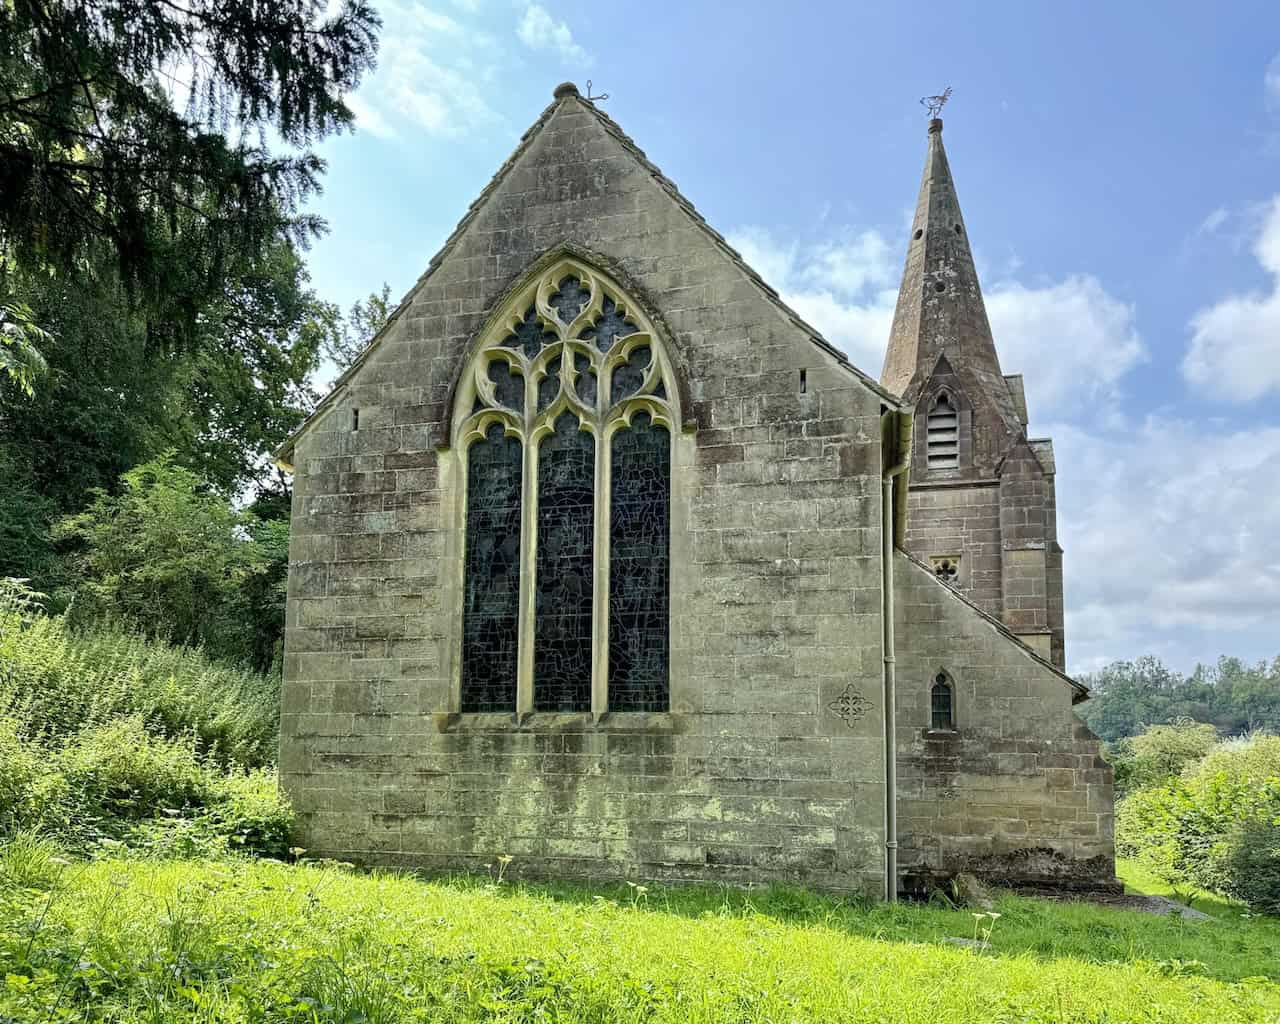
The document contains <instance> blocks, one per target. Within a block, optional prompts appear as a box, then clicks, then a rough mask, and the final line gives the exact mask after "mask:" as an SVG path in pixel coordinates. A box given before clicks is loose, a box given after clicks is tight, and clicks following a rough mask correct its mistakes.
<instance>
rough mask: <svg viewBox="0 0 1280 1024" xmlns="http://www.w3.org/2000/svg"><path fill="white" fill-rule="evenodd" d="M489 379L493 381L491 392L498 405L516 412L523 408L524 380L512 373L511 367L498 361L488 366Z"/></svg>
mask: <svg viewBox="0 0 1280 1024" xmlns="http://www.w3.org/2000/svg"><path fill="white" fill-rule="evenodd" d="M489 379H490V380H491V381H493V392H494V394H495V395H496V396H497V398H498V404H499V405H505V406H506V407H507V408H508V409H515V410H516V411H517V412H519V411H521V410H522V409H523V408H524V378H523V377H521V376H520V374H518V373H512V372H511V367H510V366H509V365H508V364H507V363H505V362H502V361H500V360H494V361H493V362H492V363H490V364H489Z"/></svg>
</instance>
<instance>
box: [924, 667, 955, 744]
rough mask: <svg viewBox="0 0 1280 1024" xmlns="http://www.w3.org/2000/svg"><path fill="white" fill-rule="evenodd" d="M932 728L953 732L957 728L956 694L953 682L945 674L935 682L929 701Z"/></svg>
mask: <svg viewBox="0 0 1280 1024" xmlns="http://www.w3.org/2000/svg"><path fill="white" fill-rule="evenodd" d="M929 711H930V728H932V729H938V730H952V729H954V728H955V727H956V726H955V694H954V692H953V690H952V688H951V680H950V678H949V677H948V676H947V674H946V673H945V672H939V673H938V674H937V675H936V676H935V677H934V680H933V687H932V689H931V690H930V699H929Z"/></svg>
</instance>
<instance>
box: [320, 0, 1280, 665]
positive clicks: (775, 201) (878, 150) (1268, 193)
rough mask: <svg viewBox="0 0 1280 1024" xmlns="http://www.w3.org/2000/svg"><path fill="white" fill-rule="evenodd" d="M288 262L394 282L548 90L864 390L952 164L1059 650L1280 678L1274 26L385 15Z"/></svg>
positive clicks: (326, 276)
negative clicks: (940, 160)
mask: <svg viewBox="0 0 1280 1024" xmlns="http://www.w3.org/2000/svg"><path fill="white" fill-rule="evenodd" d="M378 7H379V10H380V11H381V13H382V15H383V18H384V21H385V29H384V34H383V41H382V52H381V58H380V62H379V68H378V70H377V72H375V73H374V75H373V76H372V77H370V78H369V79H368V80H367V81H366V82H365V83H364V85H362V87H361V89H360V91H359V92H358V93H357V94H356V96H355V98H354V101H353V106H354V108H355V109H356V111H357V115H358V121H359V130H358V131H357V132H356V133H355V134H353V135H347V136H343V137H341V138H338V139H335V140H331V141H330V142H328V143H327V144H326V145H325V146H324V148H323V150H322V153H323V155H324V156H325V157H326V158H327V159H328V161H329V171H328V174H327V176H326V179H325V183H326V191H325V194H324V195H323V196H322V197H320V199H319V200H317V201H316V202H315V203H313V209H314V210H315V211H316V212H318V213H320V214H321V215H323V216H324V217H325V218H327V220H328V222H329V226H330V232H329V234H328V236H327V237H326V238H325V239H323V240H322V241H320V242H319V243H317V244H316V245H315V247H314V249H313V251H312V253H311V257H310V263H311V268H312V273H313V278H314V281H315V284H316V287H317V289H318V290H319V292H320V293H321V295H322V296H323V297H325V298H328V299H331V300H333V301H337V302H339V303H341V304H342V305H343V306H346V305H349V304H350V303H351V302H352V301H354V300H355V299H357V298H360V297H362V296H364V295H366V294H368V293H369V292H370V291H373V290H375V289H376V288H378V287H380V285H381V284H382V282H384V281H385V282H387V283H389V284H390V285H391V289H392V291H393V293H394V294H395V295H396V296H397V297H398V296H400V295H402V294H404V292H405V291H407V290H408V288H409V287H410V286H411V285H412V284H413V282H414V280H415V279H416V278H417V276H418V275H419V274H420V273H421V272H422V270H423V269H424V268H425V267H426V265H427V262H428V261H429V259H430V257H431V255H432V254H433V253H434V252H435V251H436V250H437V249H438V248H439V247H440V245H441V243H442V242H443V240H444V239H445V237H446V236H447V235H448V233H449V232H450V231H451V230H452V229H453V227H454V225H455V224H456V223H457V221H458V220H459V219H460V218H461V216H462V215H463V213H464V212H465V210H466V208H467V206H468V204H469V203H470V202H471V200H472V199H474V198H475V195H476V194H477V193H478V192H479V190H480V189H481V188H482V187H483V186H484V184H485V183H486V182H487V181H488V180H489V178H490V176H491V175H492V174H493V172H494V171H495V170H496V169H497V167H498V166H499V164H500V163H501V162H502V161H503V160H504V159H505V158H506V156H507V155H508V154H509V152H510V151H511V149H512V148H513V147H514V145H515V143H516V141H517V140H518V138H519V136H520V134H521V133H522V132H523V131H524V130H525V129H526V128H527V127H528V125H529V124H530V123H531V122H532V121H533V120H534V119H535V118H536V117H537V116H538V114H539V113H540V112H541V111H542V109H543V107H544V106H545V105H546V104H547V103H548V102H549V101H550V98H551V91H552V89H553V88H554V86H555V85H556V83H558V82H560V81H563V80H566V79H568V80H572V81H575V82H577V83H578V84H579V86H580V88H582V89H583V90H584V91H585V88H586V81H587V79H592V80H593V82H594V89H595V92H597V93H602V92H604V93H608V94H609V99H608V100H607V101H604V102H603V106H604V109H605V110H607V111H608V112H609V114H610V115H611V116H612V117H613V118H614V119H616V120H617V121H618V122H619V123H620V124H621V125H622V127H623V128H624V129H625V130H626V131H627V132H628V133H629V134H630V135H631V136H632V137H633V138H634V139H635V140H636V141H637V143H638V144H639V145H640V146H641V147H642V148H643V149H645V150H646V152H647V153H648V155H649V157H650V158H651V159H652V160H653V161H654V162H655V163H657V164H658V165H659V166H660V167H661V168H662V169H663V170H664V171H665V172H666V173H667V174H668V175H669V176H670V177H671V178H673V179H674V180H675V181H676V182H677V184H678V185H679V186H680V188H681V190H682V191H683V192H684V194H685V195H686V196H687V197H688V198H689V199H690V200H692V201H693V202H694V203H695V204H696V205H697V206H698V208H699V209H700V210H701V212H702V213H703V214H704V216H706V217H707V219H708V220H709V221H710V222H711V223H712V224H714V225H715V226H716V227H717V228H718V229H719V230H721V231H722V232H723V233H725V234H726V235H728V236H729V237H730V240H731V241H732V242H734V244H735V245H737V246H738V247H739V248H740V249H741V250H742V251H743V253H744V254H745V255H746V256H747V258H748V260H749V261H750V262H751V263H752V264H753V265H754V266H755V267H756V269H758V270H759V271H760V272H761V273H762V274H764V276H765V277H766V278H767V279H768V280H769V281H770V283H772V284H773V285H774V286H775V287H777V288H778V289H779V290H780V291H781V292H782V293H783V295H784V297H786V298H787V299H788V300H789V301H790V302H791V303H792V304H793V305H795V306H796V308H797V309H798V310H799V311H800V312H801V313H802V314H803V315H804V316H805V317H806V318H808V319H809V320H810V321H811V322H812V323H814V324H815V326H817V327H818V328H819V329H821V330H822V331H823V332H824V333H825V334H826V335H827V337H828V338H829V339H830V340H832V341H833V342H834V343H836V344H838V345H840V346H841V347H842V348H844V349H845V350H846V351H847V352H848V353H849V354H850V356H851V357H852V358H853V360H854V361H855V362H856V363H857V364H858V365H859V366H861V367H862V368H863V369H865V370H867V371H868V372H870V373H871V374H873V375H876V376H878V375H879V370H880V362H881V358H882V355H883V350H884V342H885V339H886V337H887V331H888V324H889V319H890V316H891V313H892V301H893V297H894V294H895V291H896V288H897V285H898V279H899V277H900V275H901V270H902V260H903V257H904V255H905V249H906V232H907V224H908V221H909V217H910V213H911V210H912V207H913V205H914V202H915V197H916V192H917V189H918V186H919V177H920V170H921V167H922V163H923V159H924V151H925V117H924V114H923V112H922V110H921V108H920V107H919V105H918V103H917V100H918V98H919V97H920V96H921V95H924V94H926V93H936V92H940V91H941V90H942V89H943V87H944V86H946V85H951V86H953V87H954V89H955V96H954V99H953V100H952V102H951V104H950V105H949V106H948V107H947V110H946V112H945V115H944V117H945V121H946V130H945V140H946V145H947V150H948V154H949V156H950V158H951V165H952V169H953V171H954V173H955V176H956V180H957V187H958V189H959V193H960V200H961V204H962V206H963V209H964V214H965V220H966V223H967V224H968V227H969V231H970V236H971V238H972V239H973V243H974V246H975V253H976V257H977V260H978V263H979V271H980V273H981V275H982V282H983V287H984V291H985V292H986V295H987V301H988V309H989V312H990V315H991V319H992V323H993V327H994V330H995V334H996V344H997V347H998V348H999V350H1000V355H1001V360H1002V363H1003V366H1004V370H1005V372H1006V373H1016V372H1021V373H1023V374H1024V375H1025V377H1026V383H1027V391H1028V399H1029V403H1030V406H1031V419H1032V433H1033V434H1037V435H1038V434H1050V435H1052V436H1053V437H1054V439H1055V444H1056V448H1057V456H1058V468H1059V475H1058V494H1059V524H1060V532H1061V534H1062V539H1063V544H1064V547H1065V548H1066V574H1067V611H1068V620H1067V656H1068V662H1069V664H1070V667H1071V668H1072V669H1074V670H1076V671H1087V670H1090V669H1092V668H1095V667H1097V666H1099V665H1100V664H1102V663H1105V662H1106V661H1109V660H1112V659H1115V658H1128V657H1134V656H1137V655H1139V654H1143V653H1154V654H1157V655H1159V656H1161V657H1163V658H1165V659H1166V660H1167V661H1168V662H1169V663H1171V664H1173V665H1174V666H1175V667H1178V668H1180V669H1183V670H1189V669H1190V668H1191V667H1192V666H1193V665H1194V664H1195V662H1196V661H1197V660H1205V661H1208V660H1212V659H1214V658H1216V657H1217V655H1219V654H1222V653H1231V654H1237V655H1240V656H1242V657H1246V658H1250V659H1254V658H1262V657H1274V656H1276V655H1280V7H1277V5H1276V4H1275V3H1274V0H1269V2H1235V3H1232V4H1229V5H1207V4H1203V3H1194V4H1193V3H1163V4H1160V5H1153V6H1149V5H1138V4H1115V3H1078V4H1071V5H1064V4H1054V5H1050V4H1047V3H1027V2H1021V3H1012V2H1009V3H1003V2H985V3H978V2H952V3H948V4H942V3H935V2H932V0H928V2H923V0H922V2H916V3H911V4H893V5H874V6H872V5H863V4H853V3H845V4H836V3H813V4H806V3H792V4H777V3H771V4H764V3H740V4H735V5H732V7H731V6H730V5H725V4H719V3H688V4H683V3H682V4H677V3H667V4H664V3H647V4H644V5H639V4H617V3H607V2H600V0H593V2H592V3H585V2H558V0H540V2H537V3H533V2H529V0H436V2H434V3H431V4H420V3H411V2H407V0H404V2H395V3H379V4H378Z"/></svg>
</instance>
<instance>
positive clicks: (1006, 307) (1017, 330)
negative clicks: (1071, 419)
mask: <svg viewBox="0 0 1280 1024" xmlns="http://www.w3.org/2000/svg"><path fill="white" fill-rule="evenodd" d="M986 303H987V316H988V317H989V318H990V320H991V331H992V334H993V335H994V336H995V340H996V350H997V351H998V352H999V354H1000V365H1001V367H1002V368H1003V369H1004V371H1005V372H1006V373H1021V374H1023V381H1024V383H1025V385H1026V389H1027V405H1028V408H1029V411H1030V413H1031V417H1032V419H1033V420H1036V421H1039V420H1041V419H1043V418H1045V417H1048V416H1055V415H1062V414H1064V413H1066V412H1069V411H1071V410H1073V409H1076V408H1084V407H1087V406H1093V405H1095V404H1097V403H1098V402H1099V401H1106V400H1111V399H1114V398H1116V397H1117V392H1118V387H1119V382H1120V379H1121V378H1122V377H1123V376H1124V375H1125V374H1126V373H1128V372H1129V371H1130V370H1131V369H1133V368H1134V367H1135V366H1136V365H1138V364H1139V363H1140V362H1142V361H1143V360H1145V359H1146V349H1145V347H1144V346H1143V344H1142V339H1141V338H1140V337H1139V335H1138V330H1137V327H1136V325H1135V322H1134V309H1133V307H1132V306H1130V305H1126V304H1125V303H1123V302H1121V301H1120V300H1119V299H1117V298H1115V297H1114V296H1112V295H1111V294H1110V293H1108V292H1107V290H1106V289H1105V288H1104V287H1103V286H1102V283H1101V282H1100V281H1099V280H1098V279H1097V278H1096V277H1093V276H1091V275H1088V274H1073V275H1071V276H1070V277H1068V278H1066V279H1065V280H1063V281H1060V282H1058V283H1057V284H1049V285H1044V286H1041V287H1037V288H1029V287H1027V286H1026V285H1023V284H1019V283H1018V282H1016V281H1003V282H999V283H997V284H996V285H995V286H994V287H993V288H992V289H991V290H990V291H989V292H988V293H987V295H986Z"/></svg>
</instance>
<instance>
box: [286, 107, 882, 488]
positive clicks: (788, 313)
mask: <svg viewBox="0 0 1280 1024" xmlns="http://www.w3.org/2000/svg"><path fill="white" fill-rule="evenodd" d="M556 92H557V97H556V99H554V100H553V101H552V102H551V103H550V105H548V106H547V108H546V109H545V110H543V112H542V113H541V114H540V115H539V117H538V119H537V120H536V121H534V122H533V124H531V125H530V126H529V128H528V129H527V130H526V131H525V133H524V134H523V135H522V136H520V141H519V142H518V143H517V144H516V148H515V149H513V150H512V151H511V155H510V156H508V157H507V159H506V160H504V161H503V163H502V166H500V167H499V168H498V170H497V171H496V172H495V173H494V175H493V177H492V178H490V179H489V183H488V184H487V185H485V187H484V188H483V189H482V190H481V191H480V194H479V195H478V196H476V198H475V199H474V200H473V201H472V203H471V205H470V206H468V207H467V212H466V213H465V214H463V216H462V219H461V220H460V221H458V224H457V226H456V227H455V228H454V229H453V231H452V232H450V234H449V237H448V238H446V239H445V241H444V244H443V245H442V246H441V247H440V249H439V250H438V251H437V252H436V254H435V255H434V256H432V257H431V262H430V263H428V264H427V269H426V270H425V271H423V273H422V275H421V276H420V277H419V278H418V280H417V281H415V282H414V284H413V287H411V288H410V289H409V291H408V292H407V293H406V294H405V297H404V298H403V299H401V300H400V303H399V305H397V306H396V308H395V310H394V311H393V312H392V314H391V315H390V316H389V317H388V318H387V322H386V323H385V324H384V325H383V327H382V329H381V330H380V331H378V333H377V334H375V335H374V336H373V337H372V338H371V339H370V340H369V343H368V344H367V345H366V346H365V348H364V350H363V351H362V352H361V353H360V355H359V356H357V357H356V359H355V361H354V362H352V364H351V365H350V366H349V367H347V369H346V370H344V371H343V372H342V373H341V374H340V375H339V376H338V378H337V379H336V380H335V381H334V382H333V385H332V387H330V389H329V392H328V394H326V395H325V397H324V398H322V399H321V400H320V402H319V403H318V404H317V405H316V407H315V409H313V410H312V412H311V415H309V416H308V417H307V418H306V419H305V420H304V421H303V422H302V423H301V424H300V425H299V426H298V427H297V429H295V430H294V431H293V433H292V434H290V435H289V437H288V438H287V439H286V440H285V442H284V443H283V444H281V445H280V446H279V447H278V448H277V449H276V450H275V451H274V452H272V458H273V459H274V460H275V461H276V463H277V465H279V466H281V468H283V469H285V470H287V471H292V469H293V465H292V459H293V449H294V446H295V445H296V444H297V442H298V439H299V438H301V437H302V436H303V435H304V434H305V433H306V432H307V431H308V430H310V429H311V427H312V426H313V425H314V424H315V422H316V421H317V420H318V419H319V418H320V417H321V416H323V415H324V413H325V412H326V411H327V410H328V408H329V406H330V405H332V404H333V401H334V399H335V398H336V397H337V395H338V393H339V392H341V391H342V389H343V387H344V385H345V384H346V383H347V381H349V380H350V379H351V377H352V376H354V375H355V373H356V372H357V371H358V370H359V368H360V367H361V366H362V365H363V364H364V362H365V360H366V359H368V357H369V355H370V353H372V352H373V350H374V349H375V348H377V347H378V344H379V343H380V342H381V340H382V338H383V337H385V336H386V334H387V332H388V331H389V330H390V329H391V326H392V324H394V323H395V322H396V321H397V320H398V319H399V318H400V317H401V315H402V314H403V313H404V312H405V310H406V309H408V308H409V306H411V305H412V303H413V299H414V297H415V296H416V295H417V294H418V292H419V291H420V290H421V289H422V287H423V286H424V285H425V284H426V282H427V280H428V279H429V278H430V277H431V275H432V274H433V273H434V272H435V270H436V268H437V267H439V266H440V264H441V263H443V262H444V260H445V259H446V258H447V257H448V255H449V253H450V252H452V250H453V248H454V246H455V245H456V244H457V242H458V240H459V239H460V238H461V237H462V234H463V232H464V231H466V229H467V228H468V227H469V226H470V224H471V222H472V221H473V220H475V218H476V215H477V214H478V212H479V210H480V208H481V207H482V206H483V205H484V204H485V202H487V201H488V199H489V197H490V196H491V195H492V194H493V193H494V191H495V190H496V189H497V188H498V186H499V185H500V184H501V183H502V181H503V180H504V179H505V178H506V176H507V174H508V173H509V172H510V171H511V169H512V167H514V166H515V164H516V162H517V161H518V160H519V159H520V157H521V156H523V155H524V153H525V151H526V150H527V149H528V148H529V146H530V145H531V144H532V142H533V140H534V138H535V137H536V136H537V135H538V133H539V132H540V131H541V130H542V129H543V127H544V126H545V125H546V124H547V122H548V121H550V120H551V117H552V115H553V114H555V112H556V110H557V108H558V107H559V106H560V104H561V103H566V102H577V103H578V104H579V105H580V106H581V107H582V108H583V109H585V110H587V111H590V112H591V113H592V114H593V115H594V116H595V117H596V119H597V120H598V121H599V122H600V125H601V127H602V128H603V129H604V130H605V131H606V132H607V133H608V134H609V135H611V136H612V137H613V138H614V139H615V140H616V141H617V142H618V144H619V145H621V146H622V148H623V149H625V150H626V151H627V152H628V153H630V154H631V156H632V157H633V158H634V159H635V160H636V162H637V163H639V164H640V166H641V167H643V168H644V169H645V170H646V171H647V172H648V173H649V175H650V177H652V178H653V180H654V181H655V182H656V183H657V184H658V186H659V187H660V188H662V190H663V191H664V192H666V193H667V194H668V195H669V196H671V198H672V199H674V200H675V202H676V205H677V206H679V207H680V208H681V209H682V210H683V211H684V212H685V213H686V214H687V215H688V216H689V218H690V219H691V220H692V221H693V222H694V224H695V225H697V226H698V227H700V228H701V229H702V230H703V231H704V232H705V233H706V234H707V235H708V236H709V237H710V238H711V240H712V241H713V242H714V243H715V245H716V246H717V247H718V248H719V249H721V250H722V251H723V252H724V253H725V255H727V256H728V257H729V258H730V260H732V262H733V263H734V264H735V265H736V266H737V267H738V268H739V269H740V270H741V271H742V272H743V273H744V275H745V276H746V277H747V279H748V280H749V281H750V282H751V283H752V284H754V285H755V286H756V287H757V288H759V289H760V291H761V292H762V293H763V294H764V296H765V298H766V299H767V300H768V301H769V302H771V303H772V304H773V305H774V306H775V307H777V309H778V310H779V311H780V312H781V313H782V314H783V316H784V317H786V319H787V320H789V321H790V322H791V323H792V324H793V325H794V326H795V327H797V328H799V329H800V330H801V331H802V332H804V334H805V335H806V336H807V337H808V338H809V340H810V341H811V342H813V343H814V344H815V345H817V346H818V347H819V348H820V349H822V350H823V351H824V352H825V353H826V354H827V355H829V356H832V357H834V358H835V360H836V362H837V363H838V364H839V365H840V366H842V367H843V368H845V369H846V370H848V371H849V372H850V373H851V374H852V375H853V376H854V377H855V378H856V379H857V380H859V381H860V382H861V383H863V384H864V385H866V386H867V387H868V388H870V389H871V391H872V392H873V393H875V394H876V395H878V396H879V397H880V398H881V399H882V400H883V401H885V402H888V403H889V404H890V405H892V406H893V407H894V408H895V409H897V408H902V407H903V402H902V399H901V397H899V396H898V395H895V394H893V393H892V392H891V391H888V390H887V389H886V388H884V387H883V386H882V385H881V384H880V383H879V381H877V380H876V379H875V378H873V377H871V376H869V375H867V374H866V373H864V372H863V371H862V370H860V369H858V368H857V367H856V366H854V365H853V363H851V362H850V361H849V357H848V356H847V355H845V353H843V352H841V351H840V349H838V348H836V347H835V346H834V345H832V344H831V343H830V342H829V341H827V339H826V338H824V337H823V336H822V334H821V333H820V332H819V331H818V330H817V329H816V328H814V327H813V326H812V325H810V324H809V323H807V322H806V321H805V320H804V319H803V318H802V317H801V316H800V314H799V313H797V312H796V311H795V310H793V309H792V308H791V307H790V306H788V305H787V304H786V303H785V302H783V301H782V298H781V296H779V294H778V292H777V291H776V290H775V289H774V288H773V287H771V286H770V285H769V284H768V283H767V282H766V281H765V280H764V278H762V277H761V276H760V275H759V274H758V273H757V272H756V271H755V270H754V269H752V267H751V266H750V265H749V264H748V263H747V262H746V260H744V259H743V258H742V254H741V253H739V252H738V251H737V250H736V249H735V248H733V246H731V245H730V244H729V243H728V242H727V241H726V240H725V238H724V236H723V235H721V234H720V233H719V232H718V231H716V229H715V228H713V227H712V226H711V225H710V224H708V223H707V221H706V219H705V218H704V217H703V216H702V214H701V213H699V212H698V210H697V208H696V207H695V206H694V205H693V203H691V202H690V201H689V200H688V199H686V198H685V197H684V196H683V195H682V194H681V192H680V190H679V189H678V188H677V187H676V184H675V182H673V181H672V180H671V179H670V178H668V177H667V176H666V175H665V174H663V173H662V171H661V170H659V169H658V167H657V166H656V165H655V164H653V163H652V162H651V161H650V160H649V158H648V157H647V156H646V155H645V153H644V150H642V149H641V148H640V147H639V146H637V145H636V143H635V142H634V141H633V140H632V139H631V137H630V136H629V135H627V133H626V132H624V131H623V130H622V128H621V127H619V125H618V124H617V122H616V121H614V120H613V118H611V117H609V115H608V114H606V113H604V112H603V111H602V110H600V109H599V108H598V107H597V106H596V105H595V104H594V103H592V102H591V101H590V100H587V99H585V98H583V97H582V96H580V95H579V94H578V92H577V90H576V89H573V90H572V91H568V92H566V91H565V90H564V87H561V88H560V89H557V90H556Z"/></svg>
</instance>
